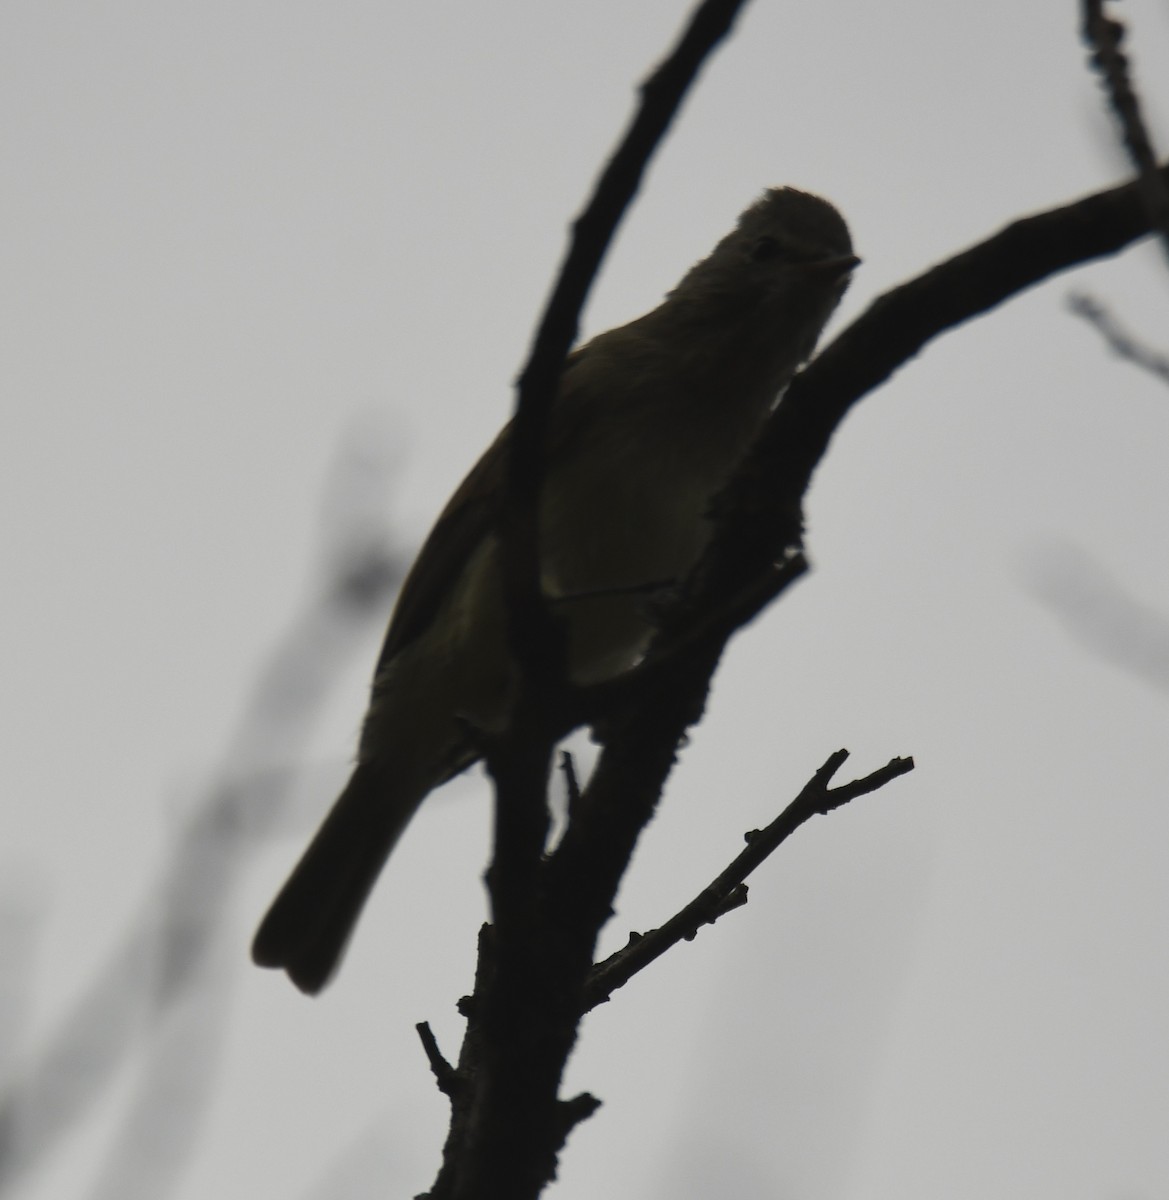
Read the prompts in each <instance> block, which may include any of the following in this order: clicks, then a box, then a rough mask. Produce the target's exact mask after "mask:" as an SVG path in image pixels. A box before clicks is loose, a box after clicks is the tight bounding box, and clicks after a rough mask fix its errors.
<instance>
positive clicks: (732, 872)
mask: <svg viewBox="0 0 1169 1200" xmlns="http://www.w3.org/2000/svg"><path fill="white" fill-rule="evenodd" d="M847 758H848V751H847V750H838V751H837V752H836V753H835V754H833V755H832V756H831V757H830V758H829V759H828V761H827V762H826V763H825V764H824V765H823V766H822V767H821V768H820V769H819V770H818V771H817V772H816V774H815V775H814V776H813V777H812V778H811V779H810V780H809V781H808V782H807V784H805V786H804V788H803V790H802V791H801V792H800V794H799V795H798V796H797V797H796V798H795V799H794V800H793V801H792V802H791V804H789V805H788V806H787V808H785V809H784V810H783V812H782V813H780V815H779V816H778V817H776V818H775V820H774V821H772V822H771V824H770V825H768V826H767V827H766V828H765V829H762V830H759V829H757V830H754V831H752V832H751V833H748V834H747V835H746V841H747V848H746V849H745V850H743V851H742V852H741V853H740V854H739V855H737V856H736V857H735V859H734V860H733V861H732V862H731V863H730V864H729V865H728V866H727V867H726V868H725V869H724V870H723V871H722V872H721V873H720V874H719V875H718V876H717V877H716V878H715V879H714V880H712V881H711V882H710V883H709V884H708V885H707V886H706V887H705V888H703V890H702V891H701V892H699V893H698V895H697V896H695V897H694V899H693V900H691V901H690V903H689V904H687V905H686V906H685V907H683V908H681V909H680V910H679V911H678V912H677V913H675V914H674V916H672V917H671V918H670V919H669V920H668V921H667V922H666V923H665V924H664V925H661V926H659V927H658V928H657V929H654V930H651V931H650V932H649V933H646V934H642V935H636V934H634V935H631V936H630V940H629V944H628V945H626V946H625V947H623V948H622V949H621V950H618V951H617V953H616V954H613V955H610V957H609V958H607V959H605V961H604V962H602V963H598V964H597V965H596V967H594V968H593V971H592V974H591V975H590V977H589V981H588V987H587V989H586V991H585V1011H586V1012H587V1011H589V1010H591V1009H593V1008H596V1007H597V1005H598V1004H604V1003H605V1002H607V1001H608V999H609V997H610V996H611V995H612V994H613V992H615V991H616V990H617V989H618V988H619V987H622V986H624V985H625V984H626V983H628V982H629V980H630V979H632V978H633V976H634V975H636V974H637V973H638V972H639V971H642V970H644V969H645V968H646V967H648V966H649V965H650V963H652V962H654V961H656V960H657V959H659V958H660V957H661V956H662V955H663V954H665V952H666V951H667V950H669V949H670V948H671V947H672V946H676V945H677V944H678V943H679V942H681V941H691V940H693V938H694V937H695V935H696V934H697V933H698V930H699V929H700V928H701V927H702V926H703V925H713V924H714V922H715V921H717V920H718V918H719V917H721V916H722V915H723V914H724V913H727V912H731V911H733V910H734V909H736V908H741V907H742V906H743V905H744V904H746V903H747V887H746V885H745V883H744V882H743V881H744V880H745V879H746V878H747V876H748V875H750V874H751V873H752V871H754V870H755V869H756V868H757V867H759V866H761V865H762V864H763V863H764V862H765V861H766V859H767V858H768V857H770V855H771V854H773V853H774V852H775V851H776V850H778V849H779V847H780V846H781V845H782V844H783V843H784V842H785V841H786V840H787V839H788V838H789V837H790V836H791V835H792V834H793V833H795V831H796V830H797V829H799V827H800V826H801V825H803V824H804V823H805V822H807V821H809V820H811V819H812V817H814V816H816V815H817V814H825V815H826V814H827V813H830V812H832V811H834V810H835V809H837V808H840V807H842V806H843V805H845V804H847V803H848V802H849V801H850V800H854V799H855V798H856V797H858V796H863V795H865V794H867V793H868V792H874V791H876V790H877V789H878V788H881V787H884V785H885V784H886V783H889V782H890V781H891V780H893V779H896V778H897V777H898V776H900V775H905V774H907V773H908V772H909V771H912V770H913V759H912V758H895V759H893V760H892V761H891V762H889V763H887V764H886V765H885V766H883V767H881V768H880V769H879V770H877V771H874V772H872V774H870V775H866V776H865V777H864V778H863V779H857V780H854V781H853V782H852V783H849V784H844V785H842V786H841V787H838V788H830V787H829V786H828V785H829V783H830V782H831V780H832V777H833V776H834V775H835V774H836V772H837V771H838V770H839V769H840V768H841V766H843V765H844V762H845V760H846V759H847Z"/></svg>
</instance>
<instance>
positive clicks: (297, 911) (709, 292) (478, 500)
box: [252, 187, 860, 995]
mask: <svg viewBox="0 0 1169 1200" xmlns="http://www.w3.org/2000/svg"><path fill="white" fill-rule="evenodd" d="M859 261H860V260H859V259H858V258H857V257H856V256H855V255H854V254H853V249H852V241H851V238H850V235H849V231H848V226H847V225H846V224H845V221H844V218H843V217H842V216H841V215H840V213H839V212H838V211H837V210H836V208H835V207H834V206H833V205H832V204H831V203H829V201H827V200H825V199H823V198H821V197H819V196H816V195H813V194H811V193H809V192H804V191H800V190H797V189H796V188H792V187H775V188H769V189H768V190H766V191H765V192H764V193H763V195H762V196H761V197H760V198H759V199H758V200H756V201H755V203H753V204H752V205H751V206H750V207H749V208H747V209H746V211H744V212H743V213H742V214H741V216H740V217H739V219H738V221H737V223H736V225H735V227H734V228H733V229H732V230H731V232H730V233H728V234H727V235H726V236H725V237H723V238H722V239H721V240H720V241H719V242H718V244H717V245H716V246H715V248H714V250H713V251H712V252H711V253H710V254H709V255H708V256H707V257H706V258H704V259H702V260H701V261H700V262H698V263H697V264H695V265H694V266H693V267H691V268H690V270H689V271H687V272H686V273H685V274H684V275H683V277H682V279H681V281H680V282H679V283H678V284H677V285H676V286H675V287H674V288H673V290H671V291H670V292H668V293H667V294H666V296H665V298H664V299H663V301H662V302H661V303H660V304H659V305H658V306H657V307H656V308H654V309H652V310H651V311H650V312H648V313H646V314H645V315H643V316H641V317H638V318H637V319H635V320H633V321H630V322H629V323H628V324H625V325H622V326H620V327H618V328H615V329H611V330H609V331H607V332H605V333H601V334H599V335H598V336H596V337H594V338H592V339H591V340H590V341H588V342H586V343H585V344H584V345H582V346H580V347H579V348H577V349H576V350H574V351H573V352H572V353H571V354H570V355H569V356H568V358H567V359H566V362H565V366H564V370H563V374H562V376H561V378H560V381H559V385H558V389H557V391H556V394H555V397H554V399H553V402H552V404H551V406H550V409H549V413H548V424H547V433H546V442H545V446H544V478H543V486H542V491H541V494H540V501H539V511H538V519H537V528H538V540H539V550H538V556H539V558H538V561H539V578H540V587H541V591H542V594H543V595H544V597H545V598H546V602H547V603H548V604H549V606H550V608H551V609H552V611H554V612H555V613H556V615H557V616H558V617H560V618H561V619H562V621H563V629H564V634H565V643H566V649H565V660H566V672H567V676H568V679H569V680H570V682H572V683H574V684H578V685H582V686H586V685H588V684H592V683H597V682H601V681H605V680H610V679H613V678H616V677H617V676H619V675H621V674H623V673H624V672H627V671H629V670H631V669H634V668H635V667H636V665H637V663H638V661H639V659H640V658H641V657H642V656H643V654H644V653H645V651H646V649H647V647H648V645H649V643H650V641H651V640H652V638H653V635H654V632H655V621H654V615H653V605H652V604H651V603H649V602H648V598H649V595H650V593H653V592H657V593H659V597H660V592H661V590H662V588H663V587H668V586H671V585H673V586H680V585H681V584H682V582H683V581H684V580H685V578H686V576H687V574H688V573H689V572H690V570H691V569H692V568H693V567H694V565H695V564H696V563H697V561H698V559H699V556H700V555H701V554H702V551H703V549H704V548H705V546H706V544H707V542H708V541H709V539H710V536H711V533H712V530H713V525H712V523H711V519H710V514H709V509H710V504H711V501H712V499H713V498H714V496H715V495H716V494H717V493H718V492H719V491H720V490H721V489H722V488H723V487H724V485H725V484H726V483H727V482H728V480H729V479H730V477H731V475H732V473H733V472H734V469H735V467H736V465H737V464H738V463H739V462H740V460H741V459H742V458H743V456H744V455H745V453H746V452H747V450H748V449H749V448H750V446H751V445H752V443H753V441H754V440H755V438H756V436H757V435H758V433H759V431H760V429H761V427H762V425H763V423H764V422H765V421H766V419H767V417H768V416H769V414H770V413H771V412H772V410H773V409H774V407H775V405H776V404H777V403H778V400H779V397H780V396H781V394H782V392H783V390H784V389H785V388H786V386H787V385H788V384H789V383H790V381H791V379H792V377H793V376H794V374H795V372H796V371H797V370H798V369H799V367H800V366H801V365H802V364H803V363H804V362H805V361H807V359H808V358H809V357H810V356H811V354H812V352H813V350H814V348H815V346H816V343H817V341H818V339H819V337H820V334H821V332H822V330H823V328H824V326H825V324H826V323H827V321H828V319H829V317H830V316H831V314H832V312H833V311H834V309H835V308H836V306H837V304H838V303H839V301H840V298H841V296H842V295H843V293H844V290H845V288H846V287H847V285H848V282H849V279H850V277H851V274H852V271H853V269H854V268H855V267H856V265H857V264H858V263H859ZM510 437H511V423H510V422H509V423H508V425H506V426H505V427H504V429H503V430H502V431H501V433H500V434H499V436H498V437H497V438H496V439H495V441H494V442H493V443H492V444H491V446H490V447H489V448H488V449H487V450H486V451H485V453H484V454H483V455H482V457H481V458H480V459H479V461H478V462H477V463H476V464H475V466H474V467H473V468H472V469H471V471H470V473H469V474H468V475H467V477H466V478H465V479H464V480H463V482H462V484H461V485H460V486H459V487H458V489H457V490H456V491H455V493H454V495H453V496H452V497H451V499H450V501H449V502H448V503H447V505H446V507H445V508H444V509H443V511H442V513H441V514H440V516H439V517H438V519H437V521H436V523H435V525H434V528H433V529H432V530H431V532H430V534H429V535H428V537H427V538H426V540H425V542H424V543H423V546H422V549H421V550H420V551H419V553H418V556H417V558H416V559H415V561H414V564H413V566H412V567H411V569H410V571H409V572H408V574H407V576H406V579H405V581H404V583H403V585H402V588H401V591H400V592H399V595H398V598H397V601H396V604H395V607H394V611H393V614H392V616H391V618H390V622H389V627H388V630H387V633H386V637H385V642H384V644H383V646H382V650H381V654H380V656H379V657H378V660H377V664H376V667H375V669H374V673H373V682H372V686H371V689H370V700H369V706H368V710H367V712H366V715H365V719H364V722H363V725H362V730H361V734H360V738H359V742H358V749H357V755H356V764H355V766H354V768H353V771H352V774H351V776H350V778H349V781H348V783H347V784H346V786H345V788H344V790H343V791H342V792H341V794H340V796H339V797H338V798H337V800H336V801H335V803H334V804H333V807H332V808H331V810H330V811H329V813H328V815H327V816H326V817H325V820H324V822H323V824H322V825H321V826H320V828H319V830H318V831H317V833H316V834H315V836H314V837H313V839H312V841H311V842H310V844H309V846H308V848H307V849H306V850H305V851H304V853H303V855H302V856H301V858H300V860H299V861H298V862H297V863H296V865H295V867H294V868H293V870H292V872H291V874H290V875H289V877H288V879H287V882H286V883H285V884H284V886H283V887H282V888H281V890H280V892H279V893H278V895H277V896H276V898H275V900H274V901H273V902H272V904H271V907H270V908H269V909H268V912H267V914H266V915H265V917H264V918H263V920H262V922H261V924H260V926H259V929H258V931H257V933H256V935H255V938H254V941H253V944H252V958H253V960H254V961H255V963H257V964H258V965H260V966H263V967H271V968H279V969H283V970H284V971H286V972H287V974H288V976H289V977H290V979H291V980H292V982H293V983H294V984H295V985H296V986H297V987H298V988H299V989H300V990H301V991H303V992H305V993H308V994H310V995H311V994H316V993H318V992H320V991H321V990H322V989H323V988H324V986H325V985H326V984H327V983H328V982H329V980H330V979H331V978H332V977H333V975H334V973H335V971H336V970H337V967H338V964H339V963H340V960H341V958H342V955H343V954H344V951H345V948H346V946H347V944H348V942H349V940H350V936H351V935H352V933H353V929H354V927H355V925H356V924H357V921H358V918H359V916H360V914H361V911H362V909H363V907H364V905H365V903H366V900H367V899H368V897H369V895H370V892H371V891H372V890H373V887H374V884H375V883H376V881H377V879H378V877H379V875H380V873H381V871H382V868H383V866H384V865H385V862H386V860H387V859H388V858H389V856H390V853H391V851H392V850H393V849H394V847H395V845H396V844H397V842H398V839H399V838H400V836H401V834H402V832H403V830H404V829H405V828H406V826H407V824H408V823H409V821H410V819H411V818H412V817H413V816H414V814H415V812H417V810H418V807H419V806H420V805H421V803H422V802H423V800H425V798H426V797H427V796H428V795H429V794H430V792H432V791H433V790H434V789H435V788H437V787H439V786H440V785H441V784H443V783H445V782H446V781H447V780H449V779H451V778H452V777H453V776H455V775H457V774H459V773H460V772H462V771H464V770H466V769H467V768H468V767H469V766H471V765H472V764H473V763H474V762H475V761H476V760H477V759H478V758H479V757H480V756H481V750H480V747H481V745H482V740H483V735H490V734H498V733H500V732H502V731H504V730H506V728H507V726H508V720H509V710H510V707H511V704H512V697H513V696H514V694H515V689H516V681H517V679H518V673H519V670H520V668H519V665H518V663H517V662H516V661H515V658H514V656H513V654H512V652H511V650H510V647H509V641H508V634H507V629H506V624H507V620H506V605H505V600H504V586H503V570H502V567H501V554H500V540H499V534H498V532H497V514H498V511H499V503H500V500H501V497H502V495H503V489H504V486H505V469H506V457H507V447H508V444H509V438H510ZM659 611H660V603H659ZM477 733H478V734H479V735H480V736H478V737H476V734H477Z"/></svg>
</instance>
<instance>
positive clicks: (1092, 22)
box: [1082, 0, 1169, 257]
mask: <svg viewBox="0 0 1169 1200" xmlns="http://www.w3.org/2000/svg"><path fill="white" fill-rule="evenodd" d="M1106 3H1107V0H1084V21H1083V30H1082V32H1083V38H1084V41H1085V42H1087V43H1088V46H1089V48H1090V49H1091V51H1092V65H1093V66H1094V67H1095V68H1096V70H1097V72H1098V73H1099V75H1100V78H1101V79H1102V80H1103V83H1104V87H1105V89H1106V91H1107V92H1108V99H1109V102H1110V104H1111V105H1112V111H1113V112H1114V113H1115V114H1116V119H1117V121H1118V122H1119V123H1120V130H1121V136H1122V138H1123V141H1124V145H1125V149H1126V150H1127V151H1128V154H1129V157H1130V158H1131V159H1132V161H1133V165H1134V166H1135V167H1136V169H1137V173H1138V176H1139V180H1140V187H1141V195H1142V197H1143V199H1144V203H1145V207H1146V209H1147V211H1148V214H1149V221H1150V223H1151V224H1152V226H1153V228H1154V229H1156V230H1157V232H1158V233H1159V234H1160V237H1161V247H1162V249H1163V250H1164V251H1165V255H1166V257H1169V185H1166V183H1165V181H1164V179H1163V178H1162V177H1161V175H1160V174H1159V173H1158V171H1157V155H1156V153H1155V152H1154V150H1153V142H1152V139H1151V138H1150V136H1149V132H1148V129H1147V128H1146V127H1145V122H1144V118H1143V117H1142V116H1141V106H1140V101H1139V100H1138V99H1137V94H1136V90H1135V89H1134V88H1133V86H1132V80H1131V76H1130V73H1129V68H1128V56H1127V55H1126V54H1125V53H1124V51H1123V50H1122V49H1121V48H1120V43H1121V42H1122V41H1123V40H1124V32H1125V30H1124V25H1123V24H1122V23H1121V22H1120V21H1118V20H1116V19H1115V18H1113V17H1110V16H1108V15H1107V14H1106V13H1105V11H1104V9H1105V5H1106Z"/></svg>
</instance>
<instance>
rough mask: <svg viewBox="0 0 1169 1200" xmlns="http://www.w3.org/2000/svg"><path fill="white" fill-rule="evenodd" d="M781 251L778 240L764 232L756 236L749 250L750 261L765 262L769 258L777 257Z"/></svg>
mask: <svg viewBox="0 0 1169 1200" xmlns="http://www.w3.org/2000/svg"><path fill="white" fill-rule="evenodd" d="M782 253H783V247H782V246H781V245H780V244H779V242H778V241H777V240H776V239H775V238H773V237H768V236H767V235H766V234H764V235H763V237H758V238H756V239H755V241H754V242H753V243H752V246H751V250H750V254H751V261H752V262H767V261H768V260H770V259H773V258H778V257H779V255H780V254H782Z"/></svg>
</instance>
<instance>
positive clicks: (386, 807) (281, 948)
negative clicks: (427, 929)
mask: <svg viewBox="0 0 1169 1200" xmlns="http://www.w3.org/2000/svg"><path fill="white" fill-rule="evenodd" d="M396 791H397V792H400V791H401V787H400V786H399V787H397V788H395V779H394V778H393V777H389V778H387V774H386V772H384V771H382V770H378V769H377V768H375V767H374V766H373V765H372V764H370V763H362V764H359V765H358V767H357V768H356V769H355V770H354V772H353V775H352V777H351V778H350V780H349V782H348V784H346V786H345V790H344V791H343V792H342V793H341V795H340V796H338V797H337V800H336V802H335V803H334V805H333V808H332V810H331V811H330V813H329V815H328V816H327V817H326V818H325V822H324V824H323V825H322V826H321V828H320V829H319V830H318V831H317V834H316V836H315V837H314V838H313V840H312V841H311V842H310V843H309V847H308V849H307V850H306V851H305V852H304V854H303V855H302V856H301V859H300V862H298V863H297V864H296V867H295V868H294V869H293V871H292V874H291V875H290V876H289V877H288V881H287V882H286V883H285V884H284V886H283V887H282V888H281V889H280V893H279V895H278V896H277V897H276V899H275V900H274V901H273V902H272V906H271V907H270V908H269V909H268V912H267V915H266V916H265V917H264V919H263V921H261V922H260V928H259V929H258V930H257V931H256V936H255V939H254V941H253V942H252V959H253V960H254V961H255V962H256V963H257V964H258V965H259V966H261V967H280V968H283V969H284V970H285V971H287V972H288V976H289V978H290V979H291V980H292V982H293V983H295V984H296V986H297V987H298V988H300V990H301V991H302V992H308V993H309V994H310V995H311V994H315V993H317V992H319V991H320V990H321V989H322V988H323V987H324V986H325V984H326V983H328V982H329V979H330V978H331V977H332V975H333V972H334V971H335V970H336V969H337V964H338V963H339V962H340V960H341V956H342V954H343V953H344V952H345V947H346V945H347V944H348V942H349V937H350V935H351V934H352V932H353V927H354V926H355V925H356V924H357V918H358V917H359V916H360V915H361V910H362V908H363V907H364V906H365V902H366V900H367V899H368V897H369V893H370V892H371V891H372V889H373V885H374V883H375V882H376V881H377V877H378V875H379V874H380V873H381V869H382V867H383V866H384V865H385V862H386V859H387V858H388V857H389V855H390V851H391V850H393V848H394V844H395V843H396V842H397V840H398V838H399V836H400V835H401V833H402V830H403V829H405V828H406V825H407V823H408V822H409V820H410V818H411V817H412V816H413V815H414V812H415V810H416V809H417V807H418V804H419V802H420V801H421V799H422V796H414V795H410V794H407V795H396V794H395V792H396Z"/></svg>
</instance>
